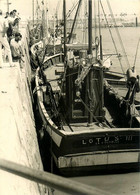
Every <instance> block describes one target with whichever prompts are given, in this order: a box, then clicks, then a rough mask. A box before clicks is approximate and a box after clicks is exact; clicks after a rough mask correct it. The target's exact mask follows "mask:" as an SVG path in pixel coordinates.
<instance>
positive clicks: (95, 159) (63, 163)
mask: <svg viewBox="0 0 140 195" xmlns="http://www.w3.org/2000/svg"><path fill="white" fill-rule="evenodd" d="M138 162H140V152H137V151H136V152H126V151H124V152H122V151H121V152H117V153H115V152H114V153H106V154H105V153H104V154H99V153H98V154H87V155H81V156H71V157H59V158H58V168H70V167H84V166H85V167H87V166H96V165H111V164H123V163H138Z"/></svg>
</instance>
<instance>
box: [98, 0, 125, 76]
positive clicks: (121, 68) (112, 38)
mask: <svg viewBox="0 0 140 195" xmlns="http://www.w3.org/2000/svg"><path fill="white" fill-rule="evenodd" d="M100 5H101V7H102V11H103V14H104V17H105V21H106V23H107V26H108V27H109V23H108V20H107V17H106V14H105V11H104V8H103V5H102V2H101V0H100ZM108 30H109V32H110V36H111V39H112V42H113V44H114V47H115V51H116V53H117V56H118V60H119V62H120V66H121V69H122V72H123V74H125V71H124V70H123V65H122V62H121V59H120V54H119V53H118V49H117V46H116V44H115V41H114V38H113V35H112V32H111V30H110V28H108Z"/></svg>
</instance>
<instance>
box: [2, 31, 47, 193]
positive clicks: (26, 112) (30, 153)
mask: <svg viewBox="0 0 140 195" xmlns="http://www.w3.org/2000/svg"><path fill="white" fill-rule="evenodd" d="M20 32H21V34H22V48H23V51H24V56H25V57H24V61H25V63H22V66H23V68H22V69H21V68H20V65H19V63H18V62H16V63H15V67H9V63H6V62H5V63H3V64H2V68H0V158H2V159H5V160H10V161H13V162H16V163H19V164H22V165H25V166H27V167H30V168H33V169H37V170H43V166H42V162H41V158H40V153H39V147H38V142H37V135H36V130H35V122H34V115H33V111H32V101H31V92H30V81H31V68H30V58H29V50H28V43H29V35H28V28H25V27H24V28H22V29H21V31H20ZM45 192H46V193H45ZM8 194H10V195H44V194H47V189H46V188H45V187H44V186H43V185H40V184H37V183H35V182H32V181H30V180H27V179H24V178H21V177H19V176H16V175H13V174H11V173H8V172H5V171H2V170H0V195H8Z"/></svg>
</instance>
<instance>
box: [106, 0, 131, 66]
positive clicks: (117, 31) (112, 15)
mask: <svg viewBox="0 0 140 195" xmlns="http://www.w3.org/2000/svg"><path fill="white" fill-rule="evenodd" d="M106 1H107V4H108V8H109V10H110V13H111V17H112V19H113V22H114V24H115V26H117V24H116V21H115V17H114V14H113V11H112V9H111V6H110V3H109V0H106ZM115 29H116V33H117V35H118V38H119V41H120V44H121V46H122V50H123V53H124V54H125V55H124V56H125V59H126V62H127V65H128V66H129V68H130V64H129V61H128V58H127V54H126V51H125V48H124V45H123V42H122V39H121V36H120V33H119V30H118V28H115Z"/></svg>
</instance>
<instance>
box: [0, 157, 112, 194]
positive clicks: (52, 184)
mask: <svg viewBox="0 0 140 195" xmlns="http://www.w3.org/2000/svg"><path fill="white" fill-rule="evenodd" d="M0 169H2V170H4V171H7V172H9V173H12V174H15V175H18V176H20V177H23V178H25V179H28V180H31V181H34V182H37V183H40V184H43V185H46V186H47V187H49V188H51V190H52V191H54V190H55V189H56V190H59V191H61V192H65V193H68V194H73V195H78V194H80V195H101V194H102V195H113V194H112V193H109V192H106V191H103V190H100V189H98V188H96V187H93V186H88V185H85V184H81V183H79V182H76V181H73V180H70V179H67V178H64V177H62V176H57V175H55V174H52V173H49V172H44V171H40V170H35V169H32V168H29V167H26V166H23V165H20V164H17V163H15V162H11V161H8V160H4V159H1V158H0ZM49 194H50V193H49Z"/></svg>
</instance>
